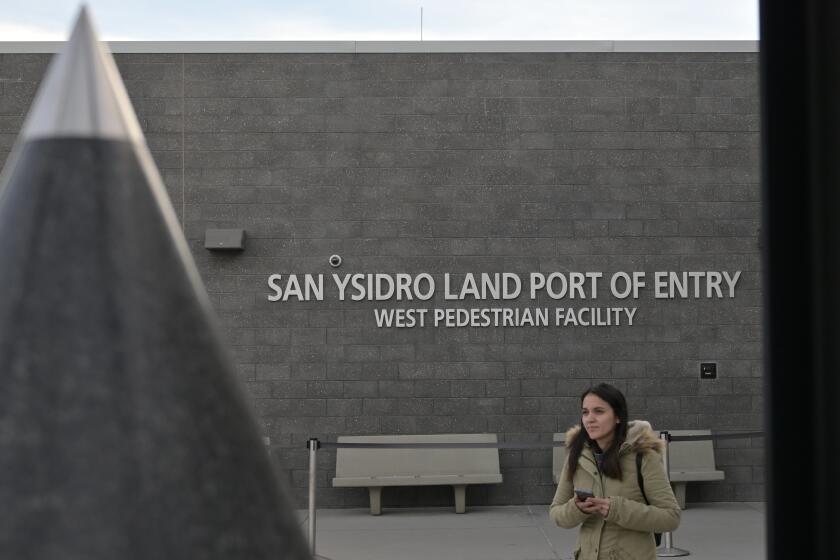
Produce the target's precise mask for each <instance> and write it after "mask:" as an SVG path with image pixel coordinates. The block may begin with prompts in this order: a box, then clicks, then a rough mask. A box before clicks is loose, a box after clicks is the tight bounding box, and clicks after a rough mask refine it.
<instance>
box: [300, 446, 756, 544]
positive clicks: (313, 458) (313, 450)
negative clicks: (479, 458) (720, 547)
mask: <svg viewBox="0 0 840 560" xmlns="http://www.w3.org/2000/svg"><path fill="white" fill-rule="evenodd" d="M763 436H764V432H732V433H723V434H708V435H696V436H673V435H671V434H670V433H669V432H668V431H660V432H659V437H660V439H663V440H665V441H667V442H672V441H702V440H721V439H747V438H755V437H763ZM565 445H566V443H565V442H563V441H553V442H539V441H504V442H499V443H445V442H439V443H337V442H327V441H320V440H318V439H317V438H311V439H309V440H308V441H307V442H306V448H307V449H308V450H309V531H308V533H309V544H310V546H311V548H312V554H313V556H315V480H316V472H317V451H318V450H319V449H452V448H457V449H553V448H554V447H565ZM665 450H666V453H665V456H664V461H665V474H666V476H667V475H668V453H667V450H668V447H667V445H666V446H665ZM688 554H689V552H688V551H686V550H682V549H679V548H675V547H674V546H673V536H672V534H671V532H670V531H668V532H667V533H663V534H662V546H660V547H659V548H658V549H657V551H656V555H657V556H660V557H672V556H687V555H688ZM315 557H316V558H318V556H315Z"/></svg>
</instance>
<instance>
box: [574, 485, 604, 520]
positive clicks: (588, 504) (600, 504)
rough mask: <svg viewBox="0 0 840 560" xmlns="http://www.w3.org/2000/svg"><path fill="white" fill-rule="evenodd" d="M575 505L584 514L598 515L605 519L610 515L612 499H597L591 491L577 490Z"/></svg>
mask: <svg viewBox="0 0 840 560" xmlns="http://www.w3.org/2000/svg"><path fill="white" fill-rule="evenodd" d="M575 505H576V506H577V507H578V509H579V510H580V511H582V512H583V513H597V514H599V515H602V516H603V517H606V516H607V515H609V513H610V499H609V498H596V497H595V495H594V494H592V492H591V491H589V490H579V489H577V488H575Z"/></svg>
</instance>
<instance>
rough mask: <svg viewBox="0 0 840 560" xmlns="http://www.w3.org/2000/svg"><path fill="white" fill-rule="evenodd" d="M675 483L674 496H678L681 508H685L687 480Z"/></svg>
mask: <svg viewBox="0 0 840 560" xmlns="http://www.w3.org/2000/svg"><path fill="white" fill-rule="evenodd" d="M671 484H673V485H674V496H676V498H677V503H678V504H679V505H680V509H685V482H672V483H671Z"/></svg>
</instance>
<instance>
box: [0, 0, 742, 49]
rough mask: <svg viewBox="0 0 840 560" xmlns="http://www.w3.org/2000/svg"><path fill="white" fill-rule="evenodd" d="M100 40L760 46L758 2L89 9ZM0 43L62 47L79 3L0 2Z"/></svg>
mask: <svg viewBox="0 0 840 560" xmlns="http://www.w3.org/2000/svg"><path fill="white" fill-rule="evenodd" d="M87 4H88V6H89V7H90V9H91V12H92V15H93V18H94V22H95V24H96V26H97V28H98V29H99V32H100V35H101V36H102V38H103V39H105V40H135V41H189V40H203V41H208V40H211V41H227V40H251V41H255V40H263V41H264V40H274V41H284V40H285V41H291V40H295V41H306V40H312V41H314V40H342V41H346V40H357V41H365V40H367V41H376V40H401V41H414V40H419V39H420V8H421V7H422V8H423V39H425V40H430V41H431V40H526V39H527V40H586V39H609V40H629V39H642V40H657V39H659V40H686V39H750V40H756V39H758V2H757V0H509V1H505V0H418V1H409V0H379V1H373V0H353V1H333V0H298V1H297V2H288V1H283V0H238V1H236V2H233V1H226V2H225V1H219V0H201V1H198V0H185V1H179V0H142V1H141V0H119V1H116V0H90V1H89V2H87ZM0 5H2V10H0V41H55V40H64V39H66V38H67V33H68V30H69V29H70V26H71V23H72V21H73V19H74V18H75V14H76V13H77V11H78V9H79V3H78V2H74V1H65V0H0Z"/></svg>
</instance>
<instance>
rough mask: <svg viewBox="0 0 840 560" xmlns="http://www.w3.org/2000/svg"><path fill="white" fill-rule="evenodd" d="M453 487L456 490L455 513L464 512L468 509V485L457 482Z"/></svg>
mask: <svg viewBox="0 0 840 560" xmlns="http://www.w3.org/2000/svg"><path fill="white" fill-rule="evenodd" d="M452 489H453V490H455V513H464V512H465V511H467V486H466V485H465V484H457V485H455V486H453V487H452Z"/></svg>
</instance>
